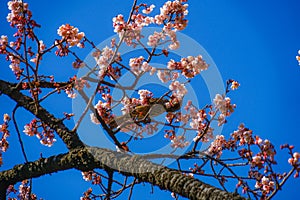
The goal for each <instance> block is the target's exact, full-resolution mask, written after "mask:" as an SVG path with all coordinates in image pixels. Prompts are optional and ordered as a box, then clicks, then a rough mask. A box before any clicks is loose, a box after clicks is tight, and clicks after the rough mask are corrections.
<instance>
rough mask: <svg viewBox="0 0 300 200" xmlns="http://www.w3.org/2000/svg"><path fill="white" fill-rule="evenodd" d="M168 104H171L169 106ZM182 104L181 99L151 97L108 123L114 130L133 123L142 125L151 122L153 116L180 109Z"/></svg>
mask: <svg viewBox="0 0 300 200" xmlns="http://www.w3.org/2000/svg"><path fill="white" fill-rule="evenodd" d="M167 104H169V105H168V106H167ZM180 106H181V102H179V101H173V102H171V101H170V100H168V99H166V98H150V99H149V101H148V104H146V105H137V106H135V107H133V108H132V110H130V112H129V113H126V114H124V115H121V116H117V117H114V118H113V119H112V120H111V121H110V122H109V124H108V125H109V127H110V128H111V129H112V130H113V129H116V128H121V127H125V126H126V125H128V124H131V123H135V124H137V125H139V126H141V124H147V123H150V122H151V118H153V117H156V116H159V115H161V114H163V113H165V112H167V113H168V112H175V111H177V110H179V109H180Z"/></svg>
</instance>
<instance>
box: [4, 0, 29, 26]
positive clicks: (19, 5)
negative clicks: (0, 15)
mask: <svg viewBox="0 0 300 200" xmlns="http://www.w3.org/2000/svg"><path fill="white" fill-rule="evenodd" d="M7 6H8V9H9V10H10V11H11V12H10V13H9V14H8V15H7V17H6V19H7V21H8V22H14V20H15V19H17V18H19V17H20V16H22V15H23V12H26V11H28V3H23V2H22V0H13V1H9V2H7ZM14 23H15V22H14ZM14 25H17V24H14Z"/></svg>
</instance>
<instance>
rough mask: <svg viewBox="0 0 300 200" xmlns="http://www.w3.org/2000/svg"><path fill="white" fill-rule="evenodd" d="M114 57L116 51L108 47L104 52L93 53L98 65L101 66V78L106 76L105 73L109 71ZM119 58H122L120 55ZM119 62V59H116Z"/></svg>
mask: <svg viewBox="0 0 300 200" xmlns="http://www.w3.org/2000/svg"><path fill="white" fill-rule="evenodd" d="M113 55H114V51H113V50H112V49H111V48H109V47H108V46H106V47H104V48H103V49H102V51H99V50H96V51H95V52H93V54H92V56H93V57H94V59H95V61H96V62H97V65H98V66H99V77H100V78H101V77H103V76H105V72H106V71H107V69H108V67H109V65H110V64H111V62H112V58H113ZM118 57H120V56H119V55H118ZM116 60H118V58H117V59H116Z"/></svg>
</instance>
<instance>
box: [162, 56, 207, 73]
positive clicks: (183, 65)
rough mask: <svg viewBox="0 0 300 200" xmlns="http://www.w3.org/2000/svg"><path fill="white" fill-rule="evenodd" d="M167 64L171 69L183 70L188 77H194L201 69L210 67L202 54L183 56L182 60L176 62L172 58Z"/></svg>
mask: <svg viewBox="0 0 300 200" xmlns="http://www.w3.org/2000/svg"><path fill="white" fill-rule="evenodd" d="M167 66H168V69H170V70H179V71H181V74H182V75H183V76H185V77H186V78H193V77H195V76H196V75H197V74H200V72H201V71H204V70H207V69H208V64H207V63H206V62H205V61H204V60H203V58H202V56H201V55H198V56H188V57H187V58H181V60H180V62H175V61H174V60H173V59H171V60H170V61H169V62H168V65H167Z"/></svg>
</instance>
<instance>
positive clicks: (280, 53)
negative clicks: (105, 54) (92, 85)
mask: <svg viewBox="0 0 300 200" xmlns="http://www.w3.org/2000/svg"><path fill="white" fill-rule="evenodd" d="M147 2H151V1H147ZM152 2H157V4H158V6H159V5H161V3H162V2H163V1H161V0H159V1H152ZM189 5H190V6H189V15H188V18H189V25H188V28H187V29H186V30H185V31H184V33H185V34H186V35H188V36H190V37H191V38H193V39H195V40H196V41H197V42H199V43H200V44H201V45H202V46H203V47H204V48H205V49H206V51H207V52H208V53H209V54H210V56H211V57H212V58H213V60H214V62H215V63H216V65H217V66H218V69H219V71H220V73H221V75H222V77H223V79H224V80H226V79H229V78H232V79H236V80H238V81H239V82H240V83H241V87H240V88H239V90H237V91H236V92H234V93H232V94H231V98H232V101H233V102H234V103H236V104H237V109H236V111H235V112H234V113H233V115H232V116H231V117H230V118H229V119H228V124H227V125H226V126H225V127H224V130H223V134H225V135H226V134H229V133H231V132H232V131H233V130H235V129H236V127H237V126H238V125H239V123H241V122H244V123H245V124H246V126H247V127H249V128H251V129H252V130H254V133H255V134H258V135H260V136H261V137H263V138H269V139H270V140H271V141H272V142H273V143H274V144H275V145H277V146H279V145H280V144H283V143H290V144H294V145H296V149H298V151H299V150H300V143H299V139H300V136H299V124H300V117H299V111H300V104H299V100H298V99H299V97H300V93H299V91H300V67H299V66H298V63H297V61H296V60H295V56H296V54H297V51H298V49H300V38H299V36H300V28H299V24H298V23H299V18H300V12H299V7H300V2H299V1H297V0H289V1H271V0H265V1H259V0H253V1H240V0H227V1H221V0H217V1H211V0H201V1H199V0H191V1H190V2H189ZM130 6H131V1H123V0H113V1H112V0H111V1H106V0H103V1H97V0H88V1H85V3H83V1H61V0H60V1H58V0H51V1H50V0H44V1H29V7H30V9H31V10H32V12H33V17H34V19H36V20H37V22H38V23H40V24H41V25H42V29H40V30H39V33H40V38H41V39H42V40H44V41H45V43H46V44H47V43H48V44H49V43H50V42H51V41H53V40H54V39H56V38H58V37H57V35H56V30H57V28H58V27H59V26H60V25H61V24H64V23H70V24H72V25H74V26H77V27H78V28H79V29H80V30H81V31H84V32H85V33H86V35H87V36H88V37H89V38H90V39H91V40H93V41H94V42H95V43H96V44H98V43H100V42H102V41H103V40H105V39H106V38H108V37H110V36H112V35H113V28H112V26H111V24H112V23H111V22H112V21H111V19H112V17H114V16H115V15H117V14H118V13H123V14H125V15H126V14H127V13H128V12H129V9H130ZM7 13H8V10H7V6H6V1H1V3H0V27H1V28H0V35H2V34H5V35H9V37H10V38H12V37H11V36H10V35H11V33H12V31H11V29H10V28H9V25H8V23H7V22H6V21H5V17H6V15H7ZM45 59H46V58H45ZM0 61H1V65H0V66H1V72H2V73H0V78H2V79H4V78H6V79H7V77H9V80H11V81H12V80H13V76H12V75H10V74H11V72H10V69H9V68H8V65H7V63H4V62H3V58H0ZM69 61H70V60H69ZM46 64H48V65H46ZM44 67H45V68H44V69H43V70H45V72H48V73H54V72H55V71H56V72H57V71H58V70H60V71H61V73H57V80H65V79H63V78H64V77H65V75H66V74H68V75H69V76H68V77H70V76H72V73H73V74H74V73H76V72H75V71H72V70H71V66H70V65H68V66H65V62H64V61H63V60H59V61H55V62H53V61H51V60H50V61H45V65H44ZM56 72H55V73H56ZM68 77H67V78H68ZM194 84H197V83H194ZM59 99H61V100H64V98H59ZM59 99H58V100H59ZM0 105H1V106H0V114H3V113H5V112H8V113H10V112H11V106H12V105H13V104H11V103H9V102H8V98H7V97H4V96H1V97H0ZM49 107H50V108H52V109H53V108H56V109H55V112H57V113H59V114H60V113H61V112H62V111H67V112H71V110H72V108H71V101H64V103H63V105H62V106H61V107H60V106H57V104H56V103H55V101H53V102H52V104H50V105H49ZM63 108H64V109H65V110H63ZM19 112H20V114H22V111H19ZM18 118H22V120H20V126H23V124H24V123H28V122H29V120H30V119H31V116H30V115H24V116H22V117H21V116H19V117H18ZM11 132H12V136H11V138H10V143H11V147H10V149H9V151H8V152H7V153H6V154H5V156H4V162H5V163H6V164H5V165H4V166H3V169H6V168H9V167H12V166H13V165H14V164H17V163H19V162H20V160H22V157H21V154H20V149H19V147H18V146H17V145H18V144H17V143H16V141H17V138H16V136H15V132H14V131H11ZM23 138H24V140H25V141H26V142H28V144H30V145H28V146H27V148H26V149H27V150H28V153H29V158H31V159H32V160H34V159H36V158H38V155H39V153H40V152H44V153H43V155H45V156H48V155H52V154H54V153H57V152H65V151H66V149H65V147H64V146H63V145H62V144H61V142H57V144H55V145H54V147H53V148H51V149H49V148H46V147H43V146H41V145H36V144H37V143H39V142H38V140H36V139H35V138H28V137H26V136H23ZM33 145H34V148H31V147H32V146H33ZM278 153H279V158H278V161H279V162H280V163H283V165H280V166H279V167H280V168H284V167H288V164H287V162H286V160H287V157H286V156H285V154H284V153H281V152H280V151H279V150H278ZM285 169H288V168H285ZM61 184H63V186H62V185H61ZM33 187H34V188H33V189H34V191H35V192H36V193H37V194H38V195H39V196H40V197H43V198H45V199H61V198H60V197H59V196H65V197H66V199H78V197H79V196H80V195H81V194H82V193H83V192H84V190H85V189H86V188H88V187H89V185H88V184H87V183H85V182H84V181H81V175H80V173H78V172H76V171H68V172H60V173H57V174H53V175H51V176H49V175H48V176H45V177H43V178H40V179H37V180H34V185H33ZM299 187H300V180H296V181H295V180H294V179H291V180H289V181H288V183H287V184H286V185H285V186H284V188H283V191H281V192H279V194H278V195H277V196H276V197H275V198H274V199H278V200H279V199H292V198H294V199H295V198H296V197H297V196H298V194H297V193H296V191H297V190H298V189H299ZM136 189H137V190H136V196H135V198H133V199H141V198H142V199H171V197H170V194H169V193H167V192H159V189H155V191H154V194H150V187H149V186H146V187H142V186H139V187H137V188H136Z"/></svg>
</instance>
